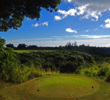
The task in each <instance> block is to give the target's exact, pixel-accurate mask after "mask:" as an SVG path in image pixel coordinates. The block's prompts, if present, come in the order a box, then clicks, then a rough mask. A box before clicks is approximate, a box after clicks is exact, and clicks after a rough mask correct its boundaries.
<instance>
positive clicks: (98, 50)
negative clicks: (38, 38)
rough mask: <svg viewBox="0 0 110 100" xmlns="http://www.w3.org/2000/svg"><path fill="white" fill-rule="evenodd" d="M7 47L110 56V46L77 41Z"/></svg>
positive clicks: (10, 46) (11, 46)
mask: <svg viewBox="0 0 110 100" xmlns="http://www.w3.org/2000/svg"><path fill="white" fill-rule="evenodd" d="M6 48H14V49H15V50H65V49H66V50H76V51H81V52H85V53H89V54H92V55H96V54H97V55H102V56H103V57H110V48H109V47H95V46H89V45H88V46H86V45H84V44H82V45H79V46H78V45H77V43H76V42H74V43H71V42H68V43H67V44H66V45H65V46H61V45H60V46H59V47H38V46H36V45H26V44H18V46H17V47H15V46H14V45H13V44H6Z"/></svg>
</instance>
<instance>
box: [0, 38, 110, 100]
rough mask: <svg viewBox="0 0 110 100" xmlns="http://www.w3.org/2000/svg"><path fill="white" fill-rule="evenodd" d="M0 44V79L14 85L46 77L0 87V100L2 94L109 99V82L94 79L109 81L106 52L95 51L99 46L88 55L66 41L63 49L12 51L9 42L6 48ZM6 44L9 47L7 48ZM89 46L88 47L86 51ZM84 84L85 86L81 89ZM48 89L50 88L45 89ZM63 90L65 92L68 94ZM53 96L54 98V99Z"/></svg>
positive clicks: (33, 98)
mask: <svg viewBox="0 0 110 100" xmlns="http://www.w3.org/2000/svg"><path fill="white" fill-rule="evenodd" d="M4 45H5V40H4V39H0V80H2V81H4V82H7V83H11V84H12V83H14V84H15V83H23V82H26V81H28V80H31V79H33V78H36V77H41V76H45V75H49V76H48V77H47V76H45V77H43V78H39V80H36V79H33V80H32V83H31V82H30V81H29V82H27V83H24V84H21V85H17V86H15V85H14V86H12V87H10V86H8V87H7V88H6V89H5V88H1V90H0V99H1V100H2V99H3V98H5V97H7V99H10V98H11V99H12V100H15V99H16V98H19V99H18V100H20V99H26V100H30V98H31V100H35V98H36V97H37V98H39V100H40V99H44V98H48V99H51V98H55V100H57V99H58V98H62V99H63V98H67V99H69V98H74V99H75V98H77V99H78V100H88V98H90V99H89V100H93V99H94V98H97V100H103V99H104V98H106V100H109V99H108V95H109V94H110V84H109V83H105V82H102V81H99V79H96V78H100V79H103V80H105V81H107V82H110V56H109V52H106V53H101V52H102V51H100V53H96V52H95V51H98V52H99V50H102V48H101V49H99V48H96V49H95V51H94V53H93V51H92V53H90V54H89V53H85V52H81V51H78V50H77V51H76V48H77V49H78V46H77V45H76V43H75V44H73V45H74V46H71V45H72V44H71V43H68V44H67V45H66V46H65V47H64V48H63V47H57V49H56V48H55V49H54V48H52V49H53V50H52V49H51V47H50V49H47V50H44V48H43V47H42V48H40V49H43V50H40V49H39V50H28V49H26V50H14V49H13V45H12V44H10V45H7V48H5V47H4ZM10 46H11V47H12V48H10ZM19 47H20V48H21V47H23V48H24V47H26V48H27V46H24V45H23V44H22V45H19ZM32 47H34V46H32ZM23 48H21V49H23ZM30 48H31V46H30ZM38 48H39V47H38ZM79 48H80V47H79ZM85 48H86V47H85ZM90 48H91V47H90ZM90 48H89V49H88V50H90ZM45 49H46V48H45ZM83 49H84V48H83ZM83 49H81V50H83ZM86 50H87V48H86ZM58 73H60V74H59V75H51V76H50V74H58ZM62 73H66V74H62ZM73 74H77V75H73ZM79 74H80V75H81V76H80V75H79ZM68 76H69V77H68ZM83 76H89V77H92V78H94V77H95V79H94V80H96V81H93V80H92V79H90V78H87V79H86V77H83ZM1 83H2V82H1ZM4 84H5V83H4ZM12 85H13V84H12ZM85 85H86V88H87V89H84V88H85ZM32 86H33V87H32ZM4 87H5V86H4ZM59 87H60V88H62V89H60V88H59ZM89 87H90V88H89ZM94 87H95V88H94ZM31 88H32V89H33V90H32V92H30V90H31ZM39 89H40V90H39ZM12 90H13V92H12V93H11V92H10V91H12ZM41 90H42V91H41ZM48 90H51V91H50V92H49V91H48ZM77 90H80V91H77ZM83 90H84V91H83ZM1 91H3V94H2V92H1ZM22 91H25V92H22ZM39 91H41V92H39ZM54 91H57V92H54ZM66 91H68V93H67V92H66ZM81 91H83V92H81ZM88 91H89V92H88ZM105 92H106V94H105ZM14 93H16V95H15V96H13V95H14ZM46 93H47V94H46ZM57 93H58V94H57ZM65 93H66V94H65ZM71 93H72V94H71ZM45 94H46V95H45ZM64 94H65V96H64ZM94 94H95V96H94ZM1 95H3V96H1ZM27 95H29V96H27ZM99 95H102V96H104V97H102V98H100V97H98V96H99ZM56 96H57V97H58V98H56ZM86 97H87V98H86ZM93 97H94V98H93Z"/></svg>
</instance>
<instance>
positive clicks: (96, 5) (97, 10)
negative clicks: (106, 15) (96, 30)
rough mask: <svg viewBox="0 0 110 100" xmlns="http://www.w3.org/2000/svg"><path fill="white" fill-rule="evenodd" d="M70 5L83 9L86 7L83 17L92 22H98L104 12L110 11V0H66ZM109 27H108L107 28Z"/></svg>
mask: <svg viewBox="0 0 110 100" xmlns="http://www.w3.org/2000/svg"><path fill="white" fill-rule="evenodd" d="M65 1H66V2H69V3H74V5H76V6H78V7H81V6H84V5H88V6H86V8H85V9H84V10H83V12H82V13H83V14H84V15H83V17H82V18H85V19H89V18H91V20H92V21H95V20H96V21H98V19H99V17H100V16H102V12H105V11H107V10H108V11H110V0H65ZM107 27H108V26H107Z"/></svg>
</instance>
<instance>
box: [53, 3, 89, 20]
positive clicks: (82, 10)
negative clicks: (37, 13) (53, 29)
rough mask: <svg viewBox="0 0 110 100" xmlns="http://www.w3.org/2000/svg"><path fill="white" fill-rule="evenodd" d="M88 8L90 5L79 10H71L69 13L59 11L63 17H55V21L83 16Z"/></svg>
mask: <svg viewBox="0 0 110 100" xmlns="http://www.w3.org/2000/svg"><path fill="white" fill-rule="evenodd" d="M87 6H88V4H87V5H84V6H81V7H78V8H77V7H76V8H72V9H69V10H68V11H65V10H60V9H59V10H58V11H57V12H58V13H59V14H61V15H62V16H61V17H60V16H55V17H54V19H55V20H62V19H64V18H66V17H67V16H76V15H83V14H84V12H85V9H86V7H87Z"/></svg>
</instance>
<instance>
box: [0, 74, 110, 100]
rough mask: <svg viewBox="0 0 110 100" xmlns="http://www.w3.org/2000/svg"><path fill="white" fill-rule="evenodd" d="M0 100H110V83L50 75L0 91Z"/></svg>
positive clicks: (75, 76) (82, 77)
mask: <svg viewBox="0 0 110 100" xmlns="http://www.w3.org/2000/svg"><path fill="white" fill-rule="evenodd" d="M1 95H2V98H0V100H4V98H5V99H6V100H110V83H106V82H104V81H102V80H99V79H92V78H91V79H90V78H88V77H85V76H80V75H73V74H57V75H48V76H44V77H41V78H37V79H32V80H30V81H28V82H25V83H22V84H19V85H12V86H7V87H5V88H1V89H0V96H1Z"/></svg>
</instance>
